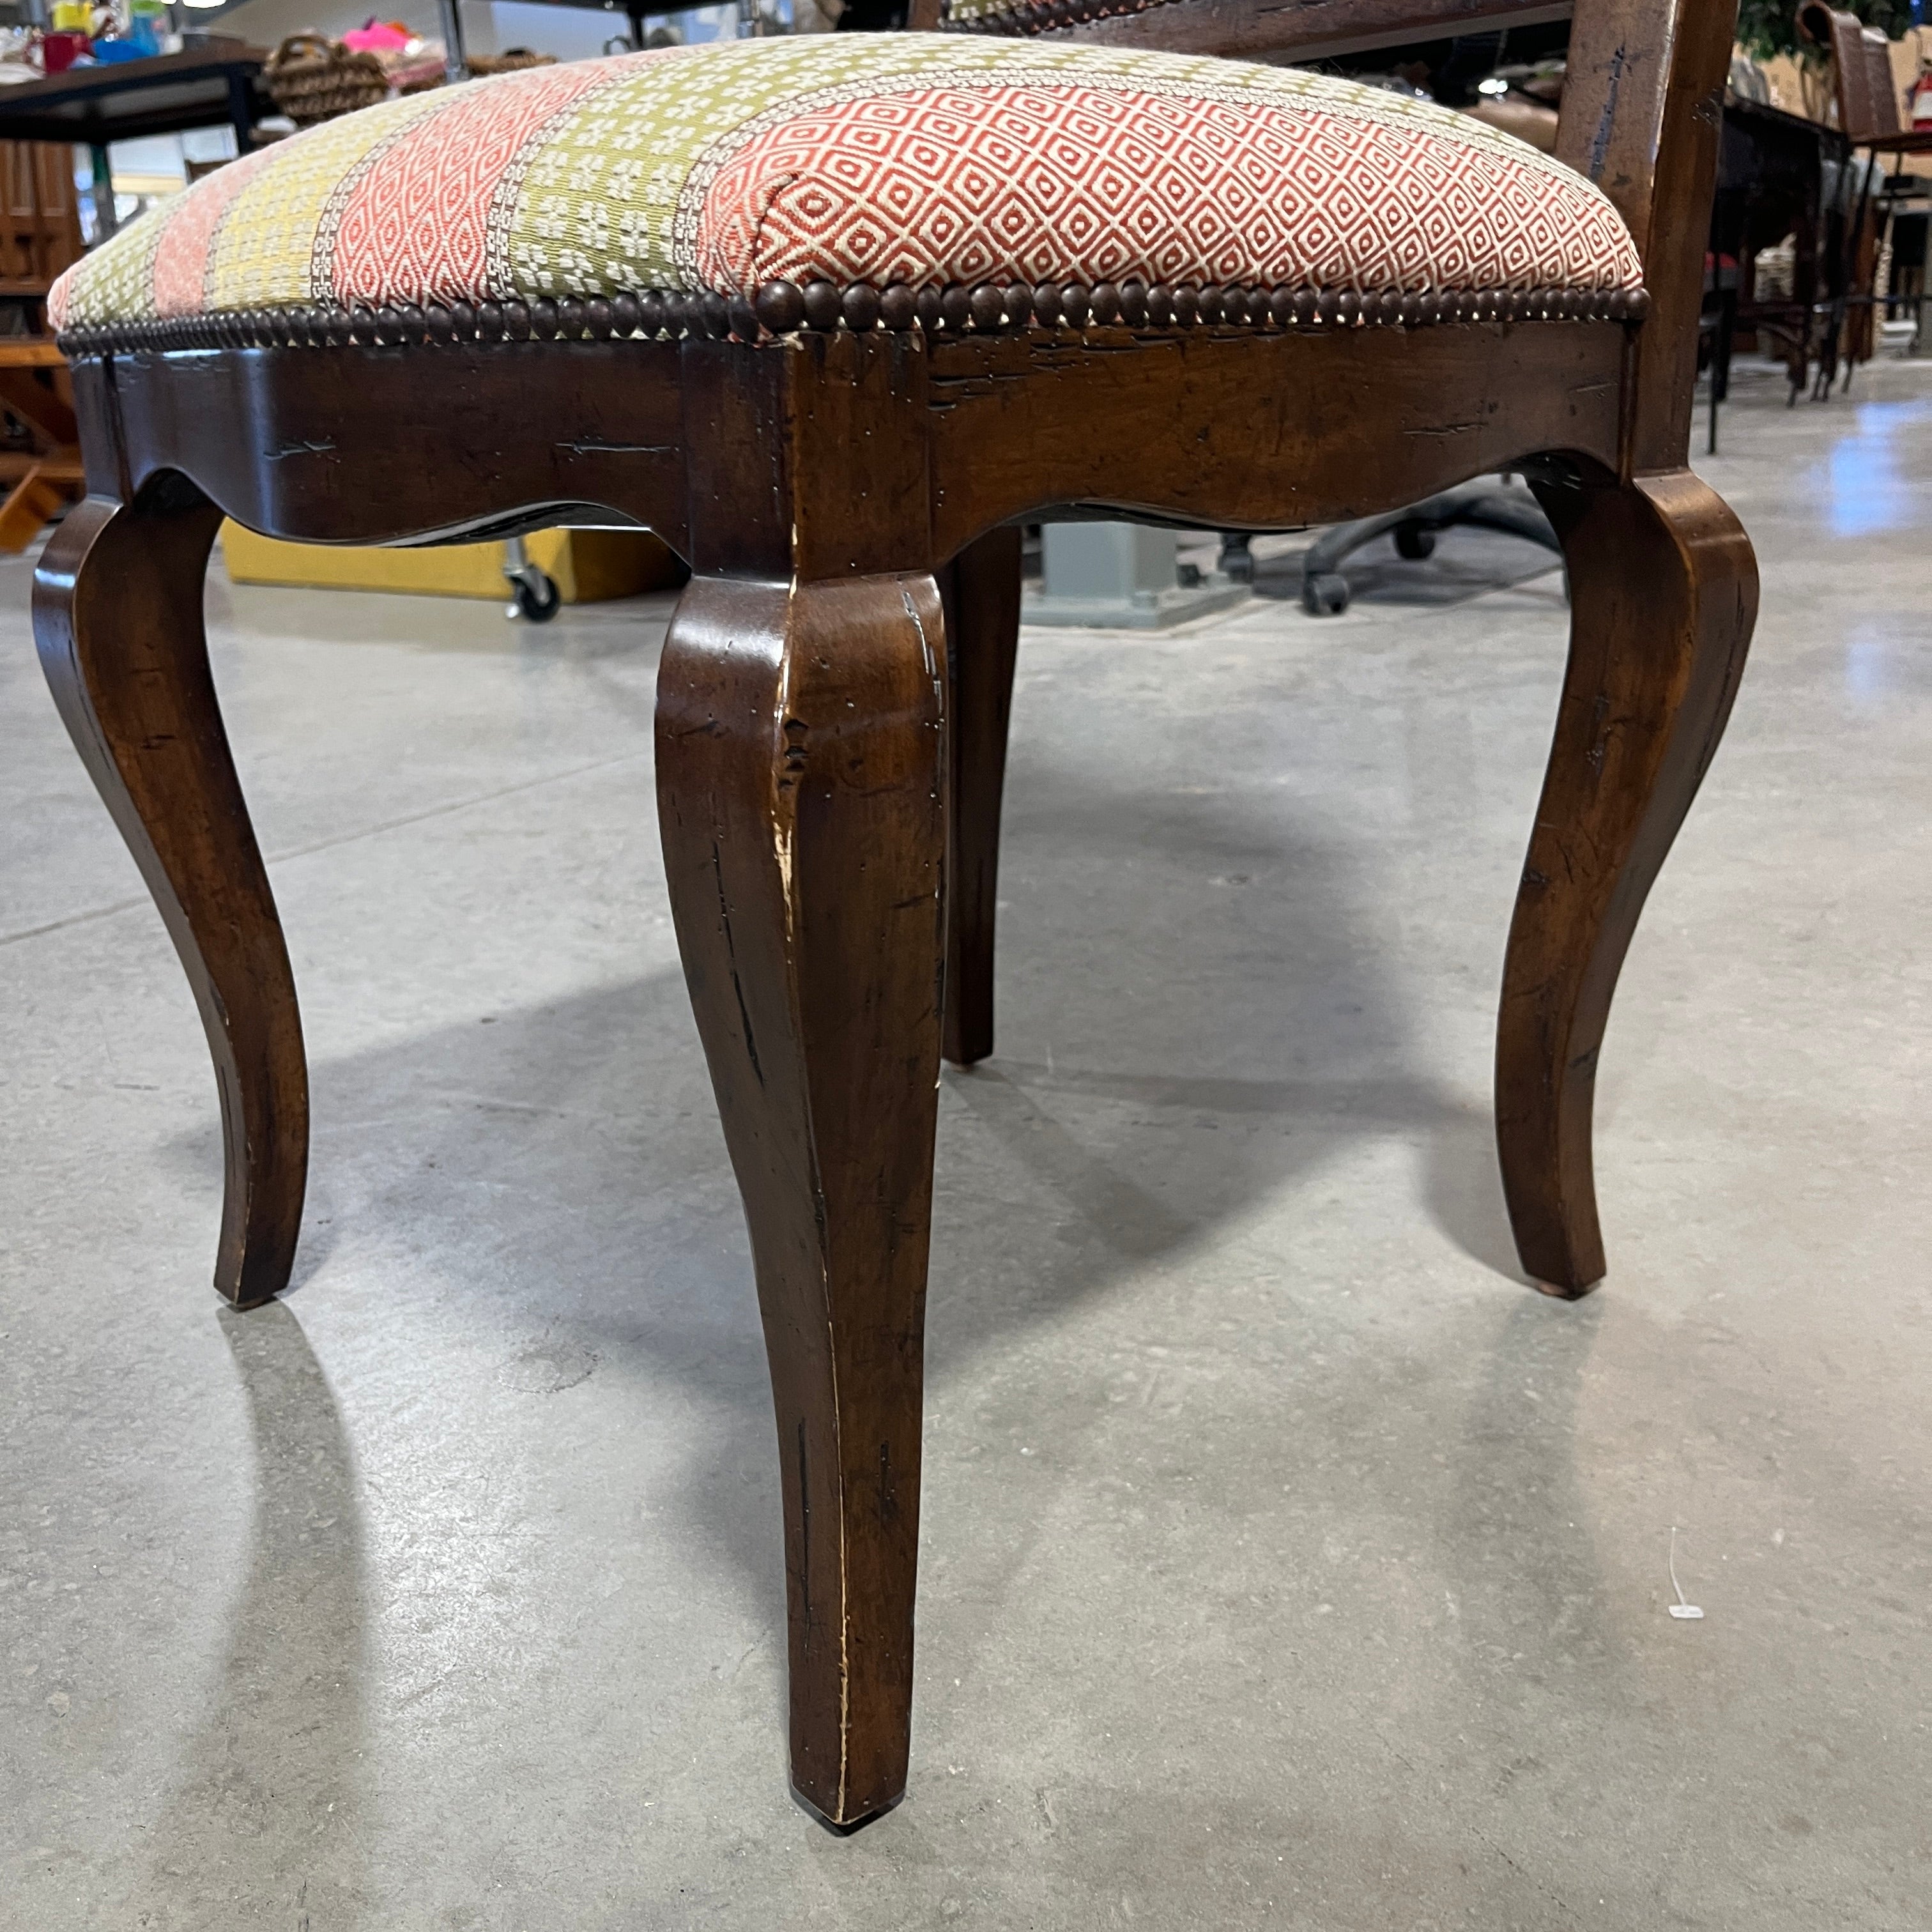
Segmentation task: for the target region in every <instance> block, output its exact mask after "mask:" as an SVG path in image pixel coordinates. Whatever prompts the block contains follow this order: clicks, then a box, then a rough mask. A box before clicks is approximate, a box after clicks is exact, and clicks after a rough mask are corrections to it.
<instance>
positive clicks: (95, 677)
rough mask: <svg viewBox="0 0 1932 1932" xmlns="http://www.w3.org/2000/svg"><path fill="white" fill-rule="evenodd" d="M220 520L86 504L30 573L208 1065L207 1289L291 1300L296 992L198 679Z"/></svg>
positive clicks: (45, 658)
mask: <svg viewBox="0 0 1932 1932" xmlns="http://www.w3.org/2000/svg"><path fill="white" fill-rule="evenodd" d="M220 522H221V513H220V511H218V510H217V509H216V508H215V507H214V505H213V504H211V502H208V500H207V499H206V498H205V497H203V496H201V495H199V493H197V492H196V491H195V490H193V489H191V488H189V487H186V486H185V485H184V484H181V483H180V482H179V481H172V483H171V482H170V481H169V479H162V480H160V481H157V483H156V484H154V486H152V487H150V488H149V489H148V490H145V491H144V492H143V493H142V495H141V496H139V498H137V499H136V500H135V501H134V502H132V503H125V504H122V503H114V502H108V501H107V500H105V499H102V498H99V497H92V498H89V499H88V501H86V502H84V503H83V504H82V505H80V508H77V509H76V510H74V511H71V513H70V514H69V515H68V517H67V519H66V520H65V522H63V523H62V525H61V526H60V528H59V529H58V531H57V532H55V535H54V536H53V538H52V541H49V544H48V545H47V547H46V550H45V551H44V552H43V553H42V555H41V558H40V562H39V564H38V565H37V567H36V568H35V570H34V637H35V640H36V642H37V644H38V646H39V648H40V664H41V667H42V668H43V670H45V672H46V678H47V682H48V685H49V687H50V688H52V692H53V695H54V702H55V704H56V705H57V706H58V707H59V710H60V714H61V717H62V721H64V722H65V724H66V726H67V728H68V733H69V735H70V736H71V737H72V738H73V739H74V746H75V748H76V749H77V751H79V752H80V755H81V757H82V759H83V761H84V762H85V763H86V766H87V769H88V773H89V776H90V777H92V779H93V780H94V782H95V787H96V788H97V789H98V790H99V792H100V793H101V796H102V798H103V799H105V800H106V801H107V807H108V809H109V810H110V811H111V812H113V814H114V822H115V824H116V825H118V826H119V827H120V829H121V836H122V838H124V839H126V841H127V849H128V850H130V852H131V853H133V855H134V859H135V862H136V864H138V865H139V867H140V868H141V875H142V877H143V878H144V879H145V880H146V881H147V883H148V890H149V891H150V892H152V893H153V894H154V903H155V904H156V905H157V906H158V907H160V913H161V916H162V918H163V919H164V920H165V921H166V924H167V929H168V932H169V937H170V938H172V940H173V941H174V943H175V951H176V952H177V953H179V954H180V955H181V964H182V965H183V966H184V967H185V968H187V977H188V983H189V985H190V986H192V987H193V989H194V998H195V1004H196V1006H198V1007H199V1008H200V1010H201V1022H202V1027H203V1028H205V1031H206V1032H207V1034H208V1051H209V1052H210V1053H211V1055H213V1057H214V1077H215V1084H216V1085H217V1088H218V1089H219V1091H220V1096H221V1136H222V1144H223V1149H224V1160H225V1166H226V1186H225V1190H224V1193H223V1201H222V1212H221V1241H220V1247H219V1249H218V1250H217V1253H216V1257H215V1263H214V1286H215V1287H216V1288H217V1289H218V1290H219V1291H220V1293H222V1294H223V1295H225V1296H226V1297H227V1298H228V1299H229V1301H232V1302H233V1303H234V1304H236V1306H237V1307H242V1308H251V1307H254V1306H255V1305H256V1304H257V1303H259V1302H263V1301H268V1300H269V1299H270V1298H272V1296H274V1295H278V1294H279V1293H280V1292H281V1290H282V1289H283V1288H284V1287H285V1286H287V1282H288V1278H289V1269H290V1266H291V1265H292V1264H293V1262H294V1259H295V1251H296V1235H297V1234H298V1233H299V1231H300V1228H301V1225H302V1193H303V1190H304V1187H305V1182H306V1180H307V1175H308V1070H307V1066H306V1063H305V1061H304V1059H303V1056H302V1022H301V1019H300V1017H299V1014H298V1013H297V1011H296V989H295V979H294V976H293V974H291V973H290V970H289V956H288V950H287V947H285V946H284V944H283V941H282V926H281V919H280V918H279V917H278V916H277V913H276V911H275V895H273V894H272V892H270V891H269V877H268V874H267V872H266V871H265V870H264V868H263V864H262V855H261V853H260V851H259V850H257V847H256V844H255V835H254V830H253V829H252V828H251V826H250V824H249V823H248V808H247V806H246V805H245V804H244V803H243V802H242V787H241V785H240V784H239V781H237V779H236V775H235V761H234V760H233V757H231V755H230V754H229V749H228V737H227V733H226V731H225V730H223V727H222V723H221V711H220V706H219V705H218V704H217V702H216V699H215V695H214V680H213V679H212V678H211V676H209V674H208V640H207V637H206V635H205V632H204V631H203V629H202V616H201V586H202V572H203V571H204V570H205V568H206V566H207V562H208V552H209V550H210V549H211V547H213V545H214V533H215V531H216V530H217V528H219V526H220Z"/></svg>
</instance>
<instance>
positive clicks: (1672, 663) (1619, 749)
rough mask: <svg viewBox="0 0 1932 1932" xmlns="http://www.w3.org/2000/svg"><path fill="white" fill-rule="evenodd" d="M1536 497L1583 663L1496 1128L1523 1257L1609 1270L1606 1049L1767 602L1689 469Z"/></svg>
mask: <svg viewBox="0 0 1932 1932" xmlns="http://www.w3.org/2000/svg"><path fill="white" fill-rule="evenodd" d="M1537 493H1538V496H1540V497H1541V499H1542V501H1543V505H1544V508H1545V509H1546V510H1547V511H1548V512H1549V514H1550V521H1551V522H1552V523H1553V524H1554V525H1555V526H1556V529H1557V532H1558V533H1559V535H1561V536H1562V539H1563V547H1564V554H1565V557H1566V559H1568V564H1569V570H1570V592H1571V620H1570V659H1569V667H1568V670H1567V671H1566V673H1565V678H1564V685H1563V695H1562V702H1561V705H1560V706H1559V710H1558V713H1557V719H1556V742H1555V743H1554V745H1553V747H1552V749H1551V751H1550V766H1549V769H1548V772H1547V775H1545V777H1544V784H1543V796H1542V799H1541V803H1540V804H1539V805H1538V808H1537V814H1536V822H1535V829H1534V831H1533V832H1532V834H1531V836H1530V841H1529V858H1528V859H1527V861H1526V863H1525V865H1524V868H1523V881H1522V884H1521V886H1520V889H1519V890H1518V892H1517V902H1516V915H1515V917H1514V920H1513V922H1512V923H1511V928H1510V937H1509V950H1508V955H1507V957H1506V959H1505V965H1504V969H1503V991H1502V1013H1501V1016H1500V1019H1499V1025H1498V1030H1497V1040H1496V1137H1497V1142H1498V1146H1499V1151H1500V1153H1501V1155H1502V1170H1503V1190H1504V1193H1505V1197H1506V1198H1507V1199H1508V1204H1509V1213H1510V1220H1511V1225H1512V1226H1513V1227H1514V1230H1515V1234H1516V1241H1517V1250H1518V1252H1519V1253H1520V1255H1521V1256H1522V1258H1523V1266H1524V1268H1525V1269H1526V1270H1527V1271H1528V1272H1529V1275H1530V1277H1531V1278H1532V1280H1534V1281H1535V1282H1537V1283H1538V1284H1539V1285H1541V1286H1544V1287H1545V1288H1547V1289H1549V1290H1550V1291H1551V1292H1554V1293H1556V1294H1559V1295H1582V1294H1583V1293H1585V1292H1587V1291H1588V1290H1589V1289H1591V1288H1592V1287H1593V1286H1595V1284H1596V1283H1598V1281H1600V1280H1601V1279H1602V1278H1603V1274H1604V1245H1603V1238H1602V1236H1601V1233H1600V1232H1599V1230H1598V1221H1597V1202H1596V1191H1595V1177H1594V1170H1593V1166H1592V1159H1591V1151H1590V1133H1591V1112H1592V1100H1593V1097H1594V1095H1595V1087H1596V1076H1597V1054H1598V1049H1599V1047H1600V1046H1601V1044H1602V1042H1603V1037H1604V1023H1605V1022H1606V1021H1607V1019H1608V1018H1609V1016H1610V996H1611V995H1612V993H1613V992H1614V990H1615V989H1616V982H1617V974H1618V972H1619V969H1620V968H1622V965H1623V960H1624V954H1625V951H1626V950H1627V949H1628V947H1629V944H1630V941H1631V933H1632V932H1633V931H1634V929H1635V928H1636V925H1637V916H1638V914H1639V913H1640V912H1641V911H1642V910H1643V902H1644V898H1645V896H1646V894H1648V892H1649V890H1650V888H1651V885H1652V882H1653V881H1654V880H1655V878H1656V877H1657V874H1658V868H1659V867H1660V866H1661V865H1662V864H1663V862H1664V856H1665V855H1666V853H1668V852H1669V850H1670V846H1671V841H1673V839H1674V838H1676V835H1677V829H1678V827H1679V826H1680V825H1682V823H1683V822H1684V817H1685V813H1686V812H1688V811H1689V810H1690V808H1691V800H1692V799H1694V797H1695V796H1697V787H1698V785H1699V784H1700V781H1702V779H1703V775H1704V772H1705V769H1706V766H1708V765H1709V763H1710V761H1711V758H1712V754H1713V753H1714V752H1715V751H1716V749H1717V746H1718V739H1719V737H1720V736H1721V734H1722V733H1723V731H1724V722H1725V720H1726V719H1727V718H1728V717H1729V715H1730V709H1731V700H1732V699H1733V696H1734V695H1735V694H1736V690H1737V685H1738V679H1739V676H1740V675H1741V673H1742V671H1743V669H1744V662H1745V651H1746V649H1747V648H1748V646H1749V644H1750V642H1751V626H1752V624H1753V622H1754V620H1755V619H1756V616H1757V562H1756V560H1755V559H1754V557H1753V556H1752V553H1751V544H1750V541H1749V540H1748V538H1746V536H1745V532H1744V530H1743V528H1742V526H1741V525H1740V524H1739V522H1738V520H1737V518H1736V516H1735V515H1733V514H1732V512H1731V511H1730V508H1728V506H1727V505H1726V504H1725V503H1724V501H1723V500H1722V499H1721V498H1720V497H1718V496H1717V495H1716V494H1715V493H1714V492H1712V490H1709V488H1707V487H1706V486H1705V485H1704V484H1703V483H1701V482H1700V481H1699V480H1698V479H1697V477H1695V476H1694V475H1692V474H1691V472H1690V471H1689V470H1688V469H1685V470H1679V471H1676V472H1672V473H1670V474H1667V475H1657V476H1646V477H1639V478H1637V480H1636V481H1634V482H1631V483H1630V484H1626V485H1625V486H1623V487H1614V486H1611V485H1604V486H1601V487H1596V486H1592V485H1588V484H1586V485H1585V486H1583V487H1580V488H1574V489H1573V488H1565V487H1557V486H1553V485H1551V484H1540V485H1539V486H1538V492H1537Z"/></svg>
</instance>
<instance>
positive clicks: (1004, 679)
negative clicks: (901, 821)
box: [940, 526, 1020, 1067]
mask: <svg viewBox="0 0 1932 1932" xmlns="http://www.w3.org/2000/svg"><path fill="white" fill-rule="evenodd" d="M940 589H941V595H942V596H943V598H944V602H945V607H946V649H947V661H948V662H949V664H950V666H951V668H952V673H953V703H952V706H951V707H950V711H949V712H948V714H947V726H948V733H947V736H948V745H947V751H948V766H947V769H948V772H949V775H950V781H951V784H952V790H953V820H952V834H951V858H950V863H949V865H948V866H947V905H948V906H949V907H950V911H949V913H948V914H947V926H946V1039H945V1046H944V1053H945V1057H946V1058H947V1059H948V1060H950V1061H952V1063H953V1064H954V1065H955V1066H956V1067H971V1065H972V1064H974V1062H975V1061H980V1060H984V1059H985V1058H986V1056H987V1055H989V1053H991V1052H992V1050H993V926H994V919H995V905H996V904H997V902H998V898H999V874H1000V799H1001V791H1002V790H1003V789H1004V786H1005V783H1006V775H1007V722H1008V720H1009V719H1010V717H1011V715H1012V712H1013V662H1014V658H1015V655H1016V652H1017V649H1018V647H1019V634H1020V532H1019V529H1018V528H1017V526H1016V527H1014V528H1012V529H998V530H994V531H992V532H989V534H988V535H985V536H983V537H982V538H980V540H979V541H978V542H977V543H975V544H971V545H970V546H969V547H968V548H967V549H966V550H964V551H962V553H960V555H959V556H958V557H956V559H954V560H953V562H952V563H951V564H950V565H948V566H947V570H946V572H945V574H944V576H943V577H941V582H940Z"/></svg>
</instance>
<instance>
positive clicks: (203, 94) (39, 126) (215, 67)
mask: <svg viewBox="0 0 1932 1932" xmlns="http://www.w3.org/2000/svg"><path fill="white" fill-rule="evenodd" d="M268 58H269V57H268V55H267V54H266V52H263V50H262V49H260V48H259V47H251V46H249V44H248V42H247V41H245V40H236V39H233V38H232V37H228V36H225V35H221V34H210V35H208V37H207V39H206V40H205V43H203V44H202V45H201V46H193V47H187V48H184V49H183V50H182V51H181V52H179V53H178V54H157V55H155V56H154V58H152V59H151V60H140V61H117V62H113V63H112V64H110V65H106V66H102V67H83V68H69V69H68V71H67V72H66V73H65V74H49V76H48V77H46V80H28V81H23V82H21V83H20V85H19V86H15V87H7V88H0V141H74V142H85V143H86V145H87V146H88V147H89V148H92V150H93V152H94V187H95V197H94V205H95V217H96V221H97V231H98V232H97V234H96V237H95V239H97V240H103V241H104V240H105V239H107V236H110V235H111V234H113V232H114V229H115V219H114V186H113V174H112V172H111V171H110V169H109V166H108V162H107V148H108V144H109V143H110V142H113V141H138V140H140V139H143V138H144V137H145V136H149V135H153V134H181V133H187V131H188V130H190V129H191V128H195V127H233V129H234V130H235V139H236V145H237V146H238V148H239V151H241V152H242V153H243V154H246V153H247V152H248V148H249V145H250V135H251V131H252V130H253V129H254V125H255V123H256V122H257V121H258V120H260V118H262V116H263V115H264V114H267V113H273V112H274V111H275V110H274V107H273V106H272V104H271V103H270V102H269V98H268V96H267V95H266V93H265V92H263V90H262V88H261V84H260V82H261V73H262V68H263V65H264V64H265V63H266V61H267V59H268Z"/></svg>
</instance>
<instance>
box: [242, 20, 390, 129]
mask: <svg viewBox="0 0 1932 1932" xmlns="http://www.w3.org/2000/svg"><path fill="white" fill-rule="evenodd" d="M263 79H264V80H266V82H267V83H268V85H269V95H270V96H271V97H272V98H273V100H274V101H275V105H276V106H277V107H279V108H280V109H281V110H282V112H283V113H284V114H286V115H287V116H288V117H289V118H290V120H291V121H293V122H294V123H295V124H296V126H297V127H313V126H314V124H315V123H316V122H317V121H333V120H334V119H335V117H336V116H337V115H338V114H353V113H355V112H356V110H357V109H358V108H359V107H374V106H375V104H376V103H377V101H382V100H385V99H386V98H388V95H389V76H388V75H387V74H386V73H384V72H383V63H382V62H380V61H379V60H378V59H377V58H376V56H375V55H374V54H370V53H352V52H350V50H349V49H348V48H347V47H345V46H343V45H342V43H341V42H340V41H339V40H329V39H328V38H327V37H326V36H324V35H323V34H290V36H289V37H288V38H287V40H284V42H283V43H281V46H278V48H277V49H275V52H273V53H272V54H271V55H269V64H268V65H267V67H266V68H264V69H263Z"/></svg>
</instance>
